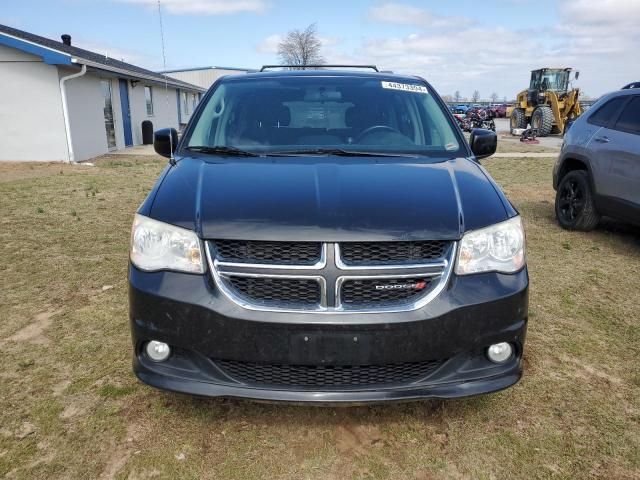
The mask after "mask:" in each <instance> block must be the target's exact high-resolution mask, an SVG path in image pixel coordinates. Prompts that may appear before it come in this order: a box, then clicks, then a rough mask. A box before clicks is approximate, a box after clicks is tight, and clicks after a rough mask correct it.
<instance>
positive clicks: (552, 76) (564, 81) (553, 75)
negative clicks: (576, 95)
mask: <svg viewBox="0 0 640 480" xmlns="http://www.w3.org/2000/svg"><path fill="white" fill-rule="evenodd" d="M570 75H571V69H570V68H541V69H539V70H532V71H531V83H530V84H529V91H528V95H527V97H528V98H527V100H528V101H529V103H530V104H531V105H539V104H543V103H546V102H545V98H546V96H545V92H555V93H556V94H557V95H558V96H561V95H564V94H566V93H567V91H568V89H569V76H570Z"/></svg>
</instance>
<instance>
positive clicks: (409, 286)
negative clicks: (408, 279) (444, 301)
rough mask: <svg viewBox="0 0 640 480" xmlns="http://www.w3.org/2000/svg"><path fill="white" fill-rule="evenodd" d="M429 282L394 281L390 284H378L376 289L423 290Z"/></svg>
mask: <svg viewBox="0 0 640 480" xmlns="http://www.w3.org/2000/svg"><path fill="white" fill-rule="evenodd" d="M426 286H427V282H424V281H422V282H413V283H392V284H390V285H376V290H422V289H423V288H424V287H426Z"/></svg>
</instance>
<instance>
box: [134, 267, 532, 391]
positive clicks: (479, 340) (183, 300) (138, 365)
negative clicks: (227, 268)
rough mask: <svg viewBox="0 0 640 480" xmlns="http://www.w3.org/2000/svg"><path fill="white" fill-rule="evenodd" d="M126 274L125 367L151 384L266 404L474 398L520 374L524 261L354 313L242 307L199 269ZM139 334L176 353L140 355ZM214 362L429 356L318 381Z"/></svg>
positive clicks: (324, 362)
mask: <svg viewBox="0 0 640 480" xmlns="http://www.w3.org/2000/svg"><path fill="white" fill-rule="evenodd" d="M129 279H130V319H131V329H132V339H133V346H134V359H133V367H134V371H135V373H136V375H137V376H138V378H140V379H141V380H142V381H143V382H145V383H147V384H149V385H152V386H154V387H157V388H161V389H166V390H172V391H177V392H183V393H189V394H195V395H204V396H225V397H245V398H252V399H257V400H267V401H288V402H311V403H364V402H382V401H407V400H416V399H421V398H452V397H461V396H468V395H477V394H482V393H488V392H493V391H497V390H501V389H504V388H507V387H509V386H510V385H513V384H514V383H516V382H517V381H518V380H519V379H520V377H521V375H522V352H523V345H524V340H525V335H526V327H527V308H528V274H527V271H526V269H524V270H522V271H521V272H519V273H516V274H513V275H502V274H496V273H486V274H478V275H471V276H467V277H456V276H455V275H454V276H452V278H451V279H450V281H449V285H448V286H447V288H446V289H445V290H444V291H443V292H442V293H441V294H440V295H439V296H438V297H437V298H436V299H434V300H433V301H432V302H430V303H429V304H428V305H427V306H425V307H424V308H421V309H418V310H415V311H411V312H402V313H384V314H364V315H363V314H348V315H345V314H341V315H333V314H326V315H313V314H304V313H280V312H256V311H249V310H245V309H242V308H241V307H239V306H238V305H235V304H233V303H232V302H230V301H229V300H228V299H226V297H224V296H223V295H222V294H221V293H220V292H219V291H218V290H217V289H216V287H215V286H214V285H213V284H212V282H211V281H210V280H209V279H208V277H207V276H206V275H205V276H201V275H189V274H181V273H175V272H155V273H147V272H142V271H140V270H138V269H136V268H135V267H133V266H131V267H130V271H129ZM354 338H355V339H357V341H354V340H353V339H354ZM149 340H159V341H162V342H165V343H168V344H169V345H171V347H172V349H173V351H174V352H175V354H174V355H172V356H171V357H170V359H169V360H167V361H166V362H163V363H154V362H152V361H151V360H150V359H149V358H148V357H147V356H146V355H145V354H144V352H143V346H144V344H145V343H146V342H147V341H149ZM498 342H510V343H512V344H513V346H514V348H515V354H514V356H513V357H512V358H511V359H510V360H509V361H507V362H506V363H505V364H501V365H496V364H493V363H491V362H489V361H488V360H487V359H486V357H485V351H486V347H487V346H489V345H490V344H493V343H498ZM221 361H234V362H253V363H255V364H270V365H303V366H323V367H326V366H343V365H397V364H405V363H407V364H408V363H412V362H425V361H437V362H438V365H437V368H435V369H434V370H433V371H430V372H429V373H428V374H427V375H425V376H424V377H422V378H415V379H411V381H404V382H388V383H384V384H376V385H364V386H339V387H326V386H297V385H282V384H278V385H267V384H261V383H259V382H249V381H246V380H245V381H243V380H241V379H238V378H237V377H234V375H230V374H229V372H228V371H226V370H225V369H224V368H222V367H221V366H220V363H221Z"/></svg>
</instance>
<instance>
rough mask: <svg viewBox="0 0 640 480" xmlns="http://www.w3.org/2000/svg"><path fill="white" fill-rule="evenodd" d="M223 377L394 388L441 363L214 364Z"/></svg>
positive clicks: (263, 382)
mask: <svg viewBox="0 0 640 480" xmlns="http://www.w3.org/2000/svg"><path fill="white" fill-rule="evenodd" d="M214 362H215V363H216V364H217V365H218V366H219V367H221V368H222V369H223V370H224V371H225V372H226V373H227V375H229V376H230V377H232V378H233V379H235V380H236V381H239V382H241V383H245V384H250V385H256V386H283V387H313V388H322V387H327V388H335V387H344V388H348V387H362V386H375V385H385V386H388V385H390V384H391V385H397V384H403V383H408V382H414V381H418V380H421V379H423V378H425V377H427V376H428V375H430V374H431V373H433V372H434V371H435V370H436V368H438V367H439V366H440V365H442V364H443V363H444V362H442V361H429V362H408V363H397V364H388V365H355V366H354V365H349V366H347V365H276V364H261V363H249V362H237V361H230V360H214Z"/></svg>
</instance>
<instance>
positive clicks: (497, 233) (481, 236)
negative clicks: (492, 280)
mask: <svg viewBox="0 0 640 480" xmlns="http://www.w3.org/2000/svg"><path fill="white" fill-rule="evenodd" d="M524 243H525V242H524V229H523V228H522V220H521V219H520V217H519V216H518V217H513V218H511V219H509V220H507V221H506V222H501V223H497V224H495V225H491V226H490V227H486V228H483V229H481V230H474V231H471V232H467V233H465V235H464V236H463V237H462V241H461V242H460V249H459V251H458V261H457V263H456V274H457V275H469V274H471V273H479V272H490V271H491V272H501V273H513V272H517V271H518V270H520V269H521V268H522V267H524V264H525V244H524Z"/></svg>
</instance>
